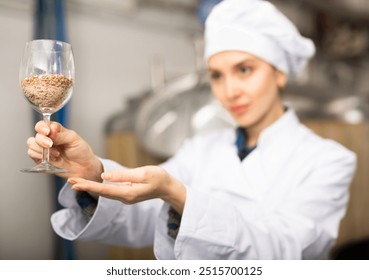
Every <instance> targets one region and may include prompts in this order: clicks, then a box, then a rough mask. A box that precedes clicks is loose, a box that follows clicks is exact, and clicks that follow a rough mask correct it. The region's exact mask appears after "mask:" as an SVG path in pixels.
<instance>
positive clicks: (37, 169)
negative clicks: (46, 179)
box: [21, 162, 68, 174]
mask: <svg viewBox="0 0 369 280" xmlns="http://www.w3.org/2000/svg"><path fill="white" fill-rule="evenodd" d="M21 172H26V173H48V174H56V173H66V172H68V170H66V169H63V168H59V167H56V166H54V165H52V164H51V163H49V162H41V163H39V164H37V165H35V166H34V167H32V168H27V169H22V170H21Z"/></svg>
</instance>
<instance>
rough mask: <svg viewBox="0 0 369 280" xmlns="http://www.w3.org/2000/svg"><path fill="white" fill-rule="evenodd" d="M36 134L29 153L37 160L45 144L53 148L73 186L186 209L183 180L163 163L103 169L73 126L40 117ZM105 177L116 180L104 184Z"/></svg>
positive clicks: (127, 201) (55, 162)
mask: <svg viewBox="0 0 369 280" xmlns="http://www.w3.org/2000/svg"><path fill="white" fill-rule="evenodd" d="M35 130H36V135H35V137H30V138H29V139H28V141H27V144H28V152H27V153H28V155H29V156H30V157H31V158H32V159H33V160H34V161H35V162H36V163H38V162H40V161H41V160H42V148H50V161H51V163H52V164H53V165H55V166H57V167H60V168H63V169H66V170H68V171H69V172H68V173H59V174H57V175H59V176H61V177H64V178H69V179H68V183H70V184H72V185H73V186H72V189H74V190H80V191H87V192H89V193H90V194H92V195H93V196H95V197H96V196H98V195H101V196H104V197H107V198H111V199H115V200H119V201H121V202H123V203H125V204H134V203H137V202H141V201H144V200H149V199H154V198H160V199H163V200H164V201H166V202H168V203H169V204H170V205H171V206H172V207H173V208H174V209H176V211H177V212H179V213H182V211H183V207H184V202H185V199H186V190H185V187H184V186H183V184H182V183H180V182H179V181H177V180H176V179H175V178H173V177H172V176H171V175H169V174H168V173H167V172H166V171H165V170H164V169H163V168H161V167H159V166H143V167H139V168H134V169H122V170H115V171H110V172H105V173H103V171H104V170H103V166H102V163H101V161H100V159H99V158H98V157H97V156H96V155H95V154H94V153H93V151H92V149H91V147H90V145H89V144H88V143H87V142H86V141H85V140H84V139H83V138H81V137H80V136H79V135H78V134H77V133H76V132H74V131H73V130H70V129H67V128H65V127H63V126H62V125H61V124H59V123H57V122H51V123H50V125H47V124H46V122H44V121H40V122H38V123H37V124H36V125H35ZM102 180H105V181H108V182H114V183H115V184H104V183H101V182H102Z"/></svg>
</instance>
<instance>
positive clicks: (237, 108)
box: [229, 104, 249, 116]
mask: <svg viewBox="0 0 369 280" xmlns="http://www.w3.org/2000/svg"><path fill="white" fill-rule="evenodd" d="M248 107H249V105H247V104H243V105H234V106H231V107H230V108H229V109H230V111H231V113H232V114H233V115H235V116H238V115H242V114H243V113H245V112H246V111H247V109H248Z"/></svg>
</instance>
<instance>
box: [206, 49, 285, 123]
mask: <svg viewBox="0 0 369 280" xmlns="http://www.w3.org/2000/svg"><path fill="white" fill-rule="evenodd" d="M208 71H209V75H210V80H211V88H212V91H213V94H214V96H215V97H216V98H217V99H218V101H219V102H220V103H221V104H222V105H223V107H224V108H225V109H226V110H227V111H229V112H230V113H231V115H232V116H233V118H234V119H235V120H236V122H237V123H238V124H239V125H240V126H242V127H246V128H253V127H254V128H256V129H257V130H262V129H263V128H265V127H266V126H268V125H269V124H271V123H273V122H274V121H275V120H276V119H278V118H279V117H280V116H281V115H282V114H283V112H284V108H283V104H282V102H281V100H280V96H279V88H283V87H284V86H285V84H286V81H287V76H286V75H285V74H283V73H282V72H280V71H278V70H276V69H275V68H274V67H273V66H271V65H270V64H268V63H267V62H265V61H263V60H261V59H259V58H257V57H255V56H253V55H251V54H248V53H246V52H242V51H225V52H221V53H218V54H215V55H213V56H211V57H210V58H209V60H208Z"/></svg>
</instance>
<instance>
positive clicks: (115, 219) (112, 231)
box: [51, 160, 162, 247]
mask: <svg viewBox="0 0 369 280" xmlns="http://www.w3.org/2000/svg"><path fill="white" fill-rule="evenodd" d="M102 163H103V165H104V170H114V169H121V168H123V167H122V166H120V165H119V164H117V163H115V162H113V161H110V160H102ZM105 183H107V182H105ZM75 196H76V192H75V191H73V190H71V189H70V185H68V184H66V185H65V186H64V188H63V189H62V190H61V192H60V193H59V202H60V203H61V205H62V206H64V207H65V208H64V209H62V210H59V211H57V212H55V213H54V214H53V215H52V216H51V223H52V227H53V229H54V231H55V232H56V233H57V234H58V235H60V236H61V237H63V238H64V239H67V240H77V239H78V240H94V241H100V242H103V243H107V244H113V245H120V246H131V247H143V246H147V245H151V244H153V240H154V229H155V223H156V220H157V219H156V216H157V215H158V212H159V210H160V208H161V205H162V201H160V200H158V199H154V200H149V201H144V202H141V203H137V204H134V205H125V204H123V203H121V202H119V201H116V200H111V199H107V198H103V197H100V198H99V200H98V205H97V208H96V211H95V213H94V215H93V216H92V218H91V219H89V220H88V219H86V217H85V216H84V215H83V214H82V211H81V208H80V207H79V205H78V204H77V202H76V198H75Z"/></svg>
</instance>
